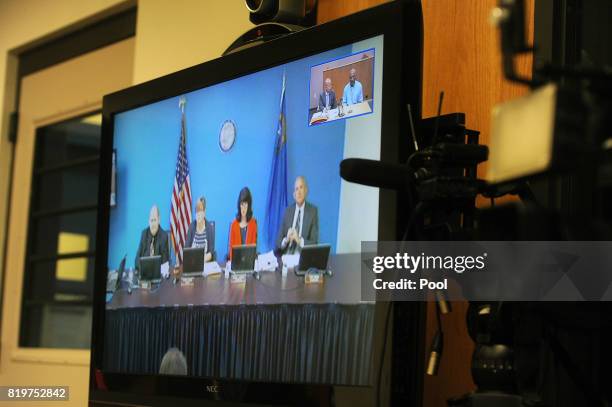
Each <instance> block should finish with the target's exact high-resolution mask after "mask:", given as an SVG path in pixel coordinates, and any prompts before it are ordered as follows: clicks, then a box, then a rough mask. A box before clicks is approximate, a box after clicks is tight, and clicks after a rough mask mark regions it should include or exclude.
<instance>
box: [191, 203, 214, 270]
mask: <svg viewBox="0 0 612 407" xmlns="http://www.w3.org/2000/svg"><path fill="white" fill-rule="evenodd" d="M185 247H204V248H205V250H204V252H205V253H206V254H205V255H204V261H205V262H206V261H212V260H214V259H215V226H214V223H213V222H211V221H209V220H207V219H206V199H205V198H204V197H203V196H201V197H200V198H199V199H198V202H197V203H196V220H194V221H193V222H191V224H190V225H189V229H188V230H187V239H186V240H185Z"/></svg>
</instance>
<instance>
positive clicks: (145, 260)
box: [140, 256, 161, 283]
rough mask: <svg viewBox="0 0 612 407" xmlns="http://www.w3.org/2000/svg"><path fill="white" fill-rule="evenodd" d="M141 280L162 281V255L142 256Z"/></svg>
mask: <svg viewBox="0 0 612 407" xmlns="http://www.w3.org/2000/svg"><path fill="white" fill-rule="evenodd" d="M140 281H150V282H154V283H157V282H160V281H161V256H147V257H141V258H140Z"/></svg>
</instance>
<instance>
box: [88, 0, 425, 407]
mask: <svg viewBox="0 0 612 407" xmlns="http://www.w3.org/2000/svg"><path fill="white" fill-rule="evenodd" d="M378 35H383V36H384V42H383V44H384V45H383V49H384V54H383V89H382V93H383V98H382V99H383V100H382V104H381V105H379V106H382V123H381V152H380V153H381V160H382V161H386V162H391V163H399V162H404V161H405V159H406V158H407V156H408V155H409V153H410V152H411V151H410V148H411V147H410V145H411V144H410V143H409V142H408V140H409V135H408V131H409V127H408V118H407V115H406V108H405V107H406V105H407V104H408V103H410V105H411V108H412V109H411V110H412V114H413V116H414V119H415V120H418V119H419V118H420V106H421V77H422V36H423V34H422V14H421V5H420V2H419V1H417V0H414V1H406V0H405V1H395V2H391V3H387V4H384V5H381V6H378V7H375V8H371V9H368V10H365V11H362V12H359V13H356V14H353V15H350V16H347V17H344V18H341V19H338V20H334V21H331V22H329V23H326V24H322V25H319V26H315V27H312V28H309V29H306V30H303V31H300V32H298V33H294V34H290V35H288V36H285V37H282V38H279V39H275V40H272V41H269V42H266V43H263V44H261V45H258V46H256V47H253V48H247V49H245V50H242V51H239V52H236V53H233V54H229V55H227V56H224V57H221V58H218V59H214V60H212V61H208V62H205V63H203V64H200V65H196V66H194V67H191V68H187V69H185V70H182V71H179V72H176V73H173V74H170V75H167V76H164V77H161V78H158V79H154V80H152V81H149V82H146V83H143V84H139V85H136V86H133V87H130V88H127V89H125V90H121V91H119V92H116V93H113V94H110V95H107V96H105V97H104V99H103V110H102V117H103V121H102V140H101V146H100V149H101V151H100V187H99V195H98V197H99V209H98V231H97V247H96V250H97V251H96V254H97V255H96V268H95V270H96V273H95V286H94V312H93V322H94V323H93V329H92V348H91V367H90V400H106V401H110V400H124V401H126V400H128V399H132V400H134V398H133V396H138V397H140V399H151V397H153V399H151V400H154V399H155V398H160V397H161V398H163V397H179V396H180V397H187V398H194V399H199V400H205V399H209V400H216V399H218V393H217V394H215V393H214V392H210V389H211V387H210V386H232V385H236V384H238V383H240V382H237V381H233V380H225V379H223V380H219V379H216V378H200V377H182V378H177V377H169V376H160V375H135V374H119V373H106V372H105V373H103V376H104V378H105V382H106V383H105V384H106V386H107V387H108V389H107V390H101V389H98V388H97V386H96V372H98V373H101V372H102V370H101V369H102V366H103V346H104V318H105V305H106V302H105V287H106V286H105V283H106V281H105V280H106V274H107V270H106V269H107V259H108V233H109V217H110V202H109V200H108V199H106V197H108V196H110V185H111V183H110V179H111V164H112V163H111V161H112V150H113V128H114V115H115V114H117V113H120V112H124V111H127V110H131V109H134V108H137V107H140V106H143V105H147V104H151V103H155V102H157V101H160V100H164V99H167V98H171V97H175V96H178V95H181V94H185V93H188V92H191V91H194V90H197V89H201V88H204V87H207V86H210V85H214V84H217V83H220V82H225V81H228V80H231V79H234V78H237V77H240V76H244V75H247V74H250V73H254V72H257V71H261V70H264V69H267V68H271V67H273V66H277V65H281V64H284V63H288V62H291V61H294V60H297V59H301V58H304V57H307V56H309V55H314V54H317V53H320V52H324V51H327V50H330V49H334V48H337V47H340V46H343V45H347V44H350V43H354V42H357V41H360V40H364V39H367V38H372V37H375V36H378ZM203 41H205V39H203ZM106 181H109V182H106ZM405 202H406V201H404V198H403V197H401V196H397V195H396V194H395V193H393V192H390V191H386V190H382V189H381V190H380V200H379V240H397V239H398V238H399V237H398V234H401V233H402V231H401V230H399V228H398V227H396V225H402V224H405V223H406V220H407V219H406V213H407V211H401V210H397V208H399V207H402V206H403V205H404V204H405ZM402 307H403V311H402V312H403V315H412V317H413V318H414V321H412V322H411V323H406V321H403V323H401V324H400V323H398V324H394V326H393V338H394V340H395V339H396V338H405V337H408V338H413V339H408V341H410V342H409V343H408V345H410V346H412V347H413V348H414V351H415V352H416V354H417V355H416V356H415V357H411V358H410V361H408V360H406V361H398V362H397V363H393V364H394V365H397V366H395V367H393V366H392V372H393V375H396V374H397V375H398V376H401V377H399V378H395V379H392V380H399V381H400V382H402V383H404V384H405V385H404V386H399V387H402V388H403V389H407V388H410V389H409V391H410V392H411V394H408V395H406V394H403V395H399V396H398V397H395V398H393V399H395V400H397V401H398V402H405V401H409V400H410V401H414V402H416V401H417V400H419V399H420V396H421V394H420V392H421V389H420V383H421V379H420V377H421V373H420V371H421V365H422V361H421V360H420V359H422V357H421V350H422V349H421V348H422V338H421V336H422V335H421V332H416V331H417V330H419V331H420V330H422V326H423V321H422V320H423V315H424V314H423V309H424V308H423V305H422V304H420V305H419V304H416V303H415V304H410V305H409V306H406V305H403V306H402ZM398 310H399V308H398V307H397V306H396V311H395V314H398V312H397V311H398ZM406 312H408V314H406ZM395 319H396V318H394V320H395ZM417 333H418V334H419V335H417V336H415V334H417ZM395 346H396V345H394V347H395ZM402 346H406V343H404V344H403V345H402ZM400 353H401V352H400ZM374 359H375V358H374ZM373 363H374V362H373ZM406 364H408V365H409V366H406ZM374 367H375V366H374V364H373V371H374V370H375V369H374ZM402 375H404V376H402ZM406 375H407V376H406ZM406 383H410V384H408V385H406ZM374 385H375V383H374ZM333 387H334V386H333V385H328V384H304V383H257V388H258V391H257V392H256V393H257V394H259V396H257V395H254V396H252V397H250V398H249V400H242V401H243V402H245V401H246V402H288V401H289V400H287V398H289V399H291V398H292V397H293V395H295V394H302V395H308V394H310V395H311V396H312V395H320V396H316V397H323V398H325V397H328V395H327V394H328V393H331V392H333ZM137 389H141V390H140V391H139V390H137ZM404 391H406V390H404ZM127 393H129V394H127ZM130 395H131V396H130ZM266 395H268V396H266ZM262 397H263V398H262ZM313 397H315V396H313ZM304 400H306V399H304ZM393 404H395V403H393ZM412 404H413V403H410V405H412ZM414 405H416V403H415V404H414Z"/></svg>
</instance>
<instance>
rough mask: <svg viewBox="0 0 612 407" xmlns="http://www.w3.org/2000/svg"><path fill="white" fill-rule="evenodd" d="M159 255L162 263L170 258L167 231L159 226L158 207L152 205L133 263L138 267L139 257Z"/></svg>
mask: <svg viewBox="0 0 612 407" xmlns="http://www.w3.org/2000/svg"><path fill="white" fill-rule="evenodd" d="M149 256H161V262H162V264H163V263H165V262H167V261H168V260H169V259H170V249H169V246H168V233H167V232H166V231H165V230H164V229H162V228H161V226H159V208H158V207H157V205H153V206H152V207H151V210H150V211H149V227H148V228H145V229H144V230H143V231H142V233H141V234H140V244H139V245H138V251H137V252H136V258H135V259H134V263H135V266H136V268H139V267H138V266H139V263H140V258H141V257H149Z"/></svg>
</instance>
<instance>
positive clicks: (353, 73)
mask: <svg viewBox="0 0 612 407" xmlns="http://www.w3.org/2000/svg"><path fill="white" fill-rule="evenodd" d="M342 100H343V102H344V104H345V105H354V104H355V103H361V102H363V86H361V82H359V81H358V80H357V70H356V69H355V68H353V69H351V70H350V71H349V83H347V84H346V86H345V87H344V93H343V94H342Z"/></svg>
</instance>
